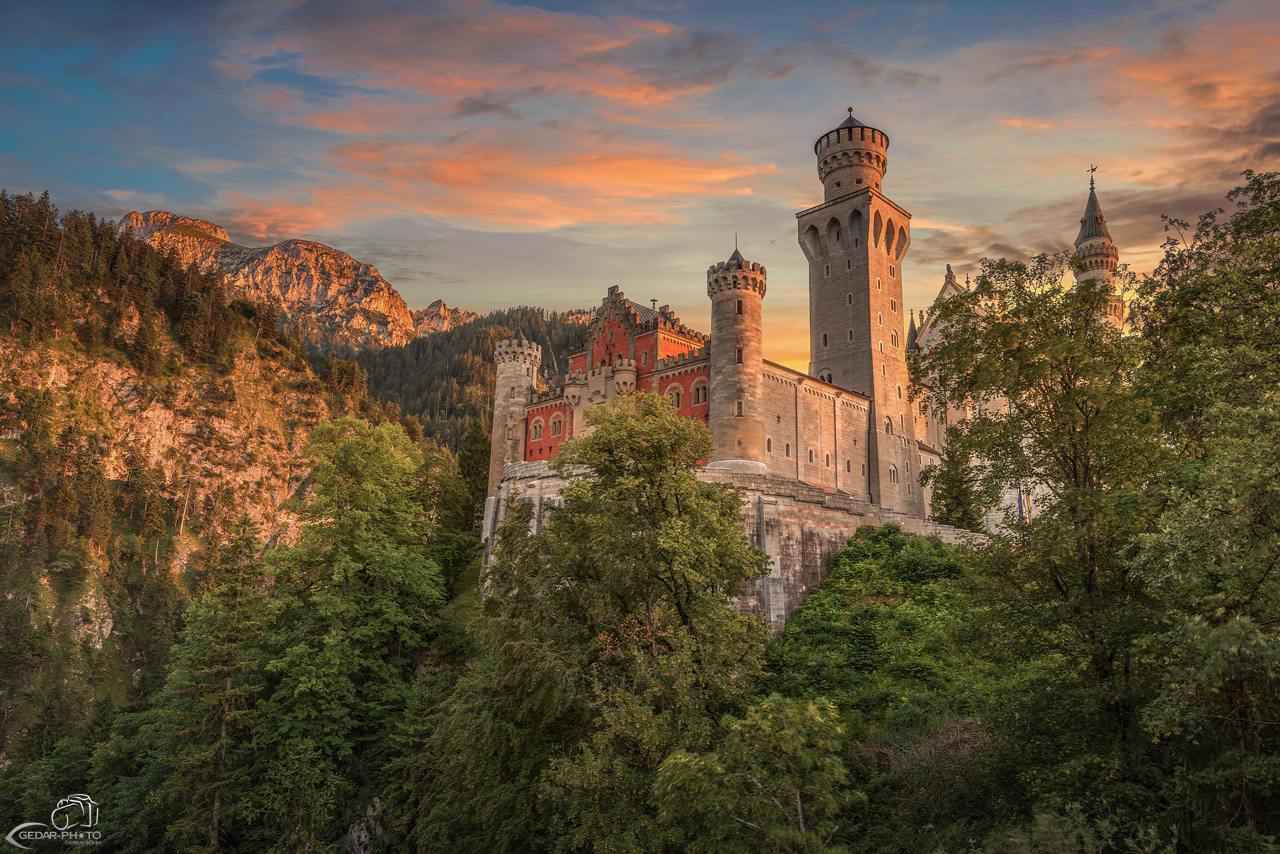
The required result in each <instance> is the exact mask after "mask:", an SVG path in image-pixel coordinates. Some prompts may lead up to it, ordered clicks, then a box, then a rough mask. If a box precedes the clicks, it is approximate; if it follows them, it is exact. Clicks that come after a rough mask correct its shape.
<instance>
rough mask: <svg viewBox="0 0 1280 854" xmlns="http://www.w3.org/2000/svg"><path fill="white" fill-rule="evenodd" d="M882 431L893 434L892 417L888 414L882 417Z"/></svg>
mask: <svg viewBox="0 0 1280 854" xmlns="http://www.w3.org/2000/svg"><path fill="white" fill-rule="evenodd" d="M884 432H886V433H888V434H889V435H890V436H892V435H893V419H892V418H891V417H889V416H888V415H886V416H885V417H884Z"/></svg>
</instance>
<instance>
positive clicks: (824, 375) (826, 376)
mask: <svg viewBox="0 0 1280 854" xmlns="http://www.w3.org/2000/svg"><path fill="white" fill-rule="evenodd" d="M818 379H820V380H822V381H823V382H824V383H829V382H831V372H830V371H822V372H820V373H819V374H818Z"/></svg>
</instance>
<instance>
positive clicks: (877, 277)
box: [876, 276, 880, 290]
mask: <svg viewBox="0 0 1280 854" xmlns="http://www.w3.org/2000/svg"><path fill="white" fill-rule="evenodd" d="M876 290H880V277H879V276H876Z"/></svg>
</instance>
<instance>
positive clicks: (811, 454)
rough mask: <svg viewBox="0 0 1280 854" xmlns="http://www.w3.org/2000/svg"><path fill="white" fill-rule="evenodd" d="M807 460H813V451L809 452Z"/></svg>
mask: <svg viewBox="0 0 1280 854" xmlns="http://www.w3.org/2000/svg"><path fill="white" fill-rule="evenodd" d="M809 462H813V451H810V452H809Z"/></svg>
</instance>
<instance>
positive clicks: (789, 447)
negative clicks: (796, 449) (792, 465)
mask: <svg viewBox="0 0 1280 854" xmlns="http://www.w3.org/2000/svg"><path fill="white" fill-rule="evenodd" d="M790 456H791V443H790V442H788V443H787V457H788V458H789V457H790Z"/></svg>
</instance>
